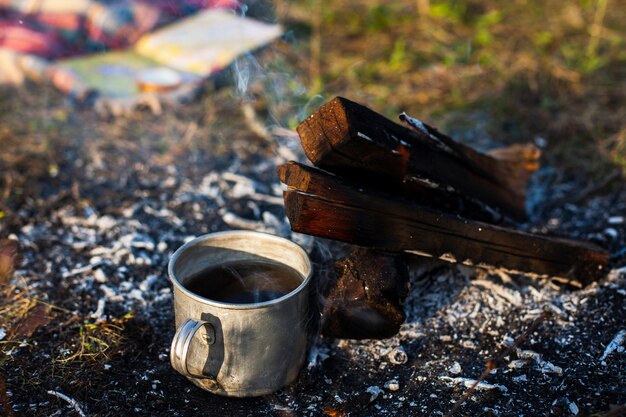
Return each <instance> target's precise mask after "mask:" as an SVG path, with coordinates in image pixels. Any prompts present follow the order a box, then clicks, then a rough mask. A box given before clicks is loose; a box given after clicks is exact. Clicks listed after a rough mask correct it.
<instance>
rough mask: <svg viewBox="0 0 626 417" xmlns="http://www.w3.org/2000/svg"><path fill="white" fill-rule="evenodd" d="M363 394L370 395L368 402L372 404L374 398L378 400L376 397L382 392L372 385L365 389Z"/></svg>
mask: <svg viewBox="0 0 626 417" xmlns="http://www.w3.org/2000/svg"><path fill="white" fill-rule="evenodd" d="M365 392H367V393H368V394H371V396H370V400H369V401H370V402H374V401H376V398H378V396H379V395H380V394H381V393H382V392H383V390H382V389H380V388H379V387H378V386H376V385H372V386H370V387H367V389H366V390H365Z"/></svg>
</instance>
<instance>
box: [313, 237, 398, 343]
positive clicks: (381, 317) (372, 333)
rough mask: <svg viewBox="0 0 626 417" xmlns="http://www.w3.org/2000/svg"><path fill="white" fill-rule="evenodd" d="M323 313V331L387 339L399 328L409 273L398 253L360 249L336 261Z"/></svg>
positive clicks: (337, 335)
mask: <svg viewBox="0 0 626 417" xmlns="http://www.w3.org/2000/svg"><path fill="white" fill-rule="evenodd" d="M334 269H335V273H336V274H337V279H336V280H333V281H332V284H331V287H330V289H329V291H328V292H327V294H326V296H325V298H326V300H327V302H326V303H325V304H324V310H323V313H322V334H324V335H326V336H331V337H339V338H344V339H384V338H386V337H391V336H393V335H394V334H396V333H397V332H398V330H400V325H401V324H402V323H403V322H404V320H405V318H406V315H405V313H404V309H403V307H402V304H403V303H404V299H405V298H406V296H407V294H408V283H409V276H408V270H407V267H406V264H405V263H403V262H402V260H401V259H400V256H399V255H394V254H389V253H382V252H378V251H375V250H371V249H364V248H357V249H355V250H354V251H353V252H352V253H351V254H350V255H349V256H347V257H345V258H342V259H339V260H337V261H335V264H334Z"/></svg>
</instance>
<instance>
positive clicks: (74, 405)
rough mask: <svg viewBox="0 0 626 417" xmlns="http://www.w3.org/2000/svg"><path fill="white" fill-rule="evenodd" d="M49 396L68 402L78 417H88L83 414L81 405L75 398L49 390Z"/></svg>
mask: <svg viewBox="0 0 626 417" xmlns="http://www.w3.org/2000/svg"><path fill="white" fill-rule="evenodd" d="M48 394H50V395H54V396H55V397H57V398H60V399H62V400H63V401H66V402H68V403H69V404H70V405H71V406H72V408H73V409H74V410H75V411H76V412H77V413H78V415H80V417H87V416H86V415H85V413H84V412H83V410H82V409H81V408H80V405H79V404H78V401H76V400H75V399H73V398H70V397H68V396H67V395H65V394H63V393H60V392H58V391H53V390H49V391H48Z"/></svg>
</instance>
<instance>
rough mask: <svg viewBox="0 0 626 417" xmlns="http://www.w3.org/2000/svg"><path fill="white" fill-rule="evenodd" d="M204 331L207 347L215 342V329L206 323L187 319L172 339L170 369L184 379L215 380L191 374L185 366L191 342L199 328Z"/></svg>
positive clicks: (208, 376)
mask: <svg viewBox="0 0 626 417" xmlns="http://www.w3.org/2000/svg"><path fill="white" fill-rule="evenodd" d="M203 326H204V327H205V329H206V340H205V343H207V345H212V344H213V343H214V342H215V328H214V327H213V326H212V325H211V324H210V323H209V322H206V321H202V320H193V319H187V320H185V322H184V323H183V324H181V325H180V326H179V327H178V329H177V330H176V334H175V335H174V339H172V347H171V349H170V362H171V364H172V367H173V368H174V369H175V370H176V371H178V372H179V373H180V374H182V375H184V376H186V377H192V378H203V379H215V377H213V376H210V375H205V374H192V373H191V372H189V368H188V366H187V354H188V352H189V346H190V345H191V341H192V340H193V338H194V336H195V334H196V332H197V331H198V330H200V328H201V327H203Z"/></svg>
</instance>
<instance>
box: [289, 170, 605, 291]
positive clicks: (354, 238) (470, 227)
mask: <svg viewBox="0 0 626 417" xmlns="http://www.w3.org/2000/svg"><path fill="white" fill-rule="evenodd" d="M278 174H279V177H280V179H281V181H282V182H284V183H286V184H287V185H288V187H289V189H288V190H287V191H285V192H284V198H285V210H286V213H287V217H288V218H289V221H290V224H291V228H292V230H294V231H296V232H300V233H306V234H311V235H314V236H320V237H324V238H329V239H335V240H339V241H343V242H347V243H352V244H355V245H360V246H366V247H373V248H379V249H384V250H388V251H416V252H423V253H426V254H429V255H431V256H435V257H443V258H444V259H451V260H452V259H453V260H456V261H458V262H465V263H472V264H479V263H484V264H487V265H493V266H496V267H502V268H506V269H509V270H514V271H522V272H529V273H535V274H539V275H550V276H554V277H561V278H564V279H567V280H569V281H571V282H572V283H579V284H583V285H586V284H589V283H590V282H592V281H594V280H597V279H599V278H600V277H602V276H603V275H604V274H605V272H606V266H607V263H608V260H609V254H608V252H606V251H605V250H603V249H601V248H599V247H597V246H595V245H593V244H590V243H586V242H580V241H575V240H570V239H563V238H555V237H547V236H541V235H537V234H530V233H525V232H521V231H518V230H514V229H510V228H504V227H500V226H495V225H492V224H488V223H484V222H479V221H473V220H468V219H464V218H462V217H459V216H454V215H451V214H447V213H444V212H441V211H437V210H434V209H431V208H426V207H424V206H421V205H419V204H416V203H415V202H412V201H407V200H404V199H401V198H399V197H396V196H394V195H390V194H386V193H384V192H382V191H379V190H372V189H369V188H368V187H366V186H364V185H363V184H356V183H353V182H350V181H347V180H345V179H340V178H338V177H337V176H335V175H332V174H329V173H325V172H323V171H321V170H319V169H315V168H312V167H307V166H304V165H300V164H297V163H289V164H285V165H282V166H280V167H279V169H278Z"/></svg>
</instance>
